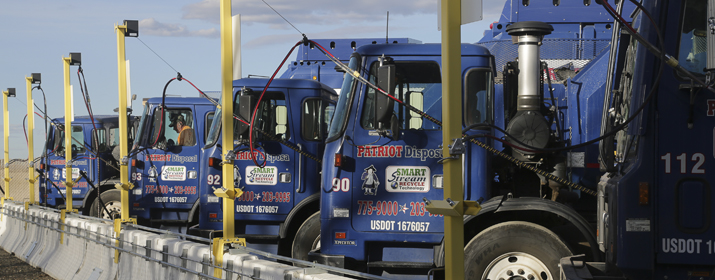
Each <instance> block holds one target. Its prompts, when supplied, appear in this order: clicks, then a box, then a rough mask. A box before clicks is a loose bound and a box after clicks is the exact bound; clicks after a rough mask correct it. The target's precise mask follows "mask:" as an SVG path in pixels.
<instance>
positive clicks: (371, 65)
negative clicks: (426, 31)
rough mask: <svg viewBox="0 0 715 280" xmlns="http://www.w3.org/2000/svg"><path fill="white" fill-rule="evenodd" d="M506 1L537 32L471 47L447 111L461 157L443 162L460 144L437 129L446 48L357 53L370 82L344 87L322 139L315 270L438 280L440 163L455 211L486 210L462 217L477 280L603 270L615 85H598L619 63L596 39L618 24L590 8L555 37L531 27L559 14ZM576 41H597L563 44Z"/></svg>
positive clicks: (520, 28)
mask: <svg viewBox="0 0 715 280" xmlns="http://www.w3.org/2000/svg"><path fill="white" fill-rule="evenodd" d="M510 3H511V2H508V3H507V5H506V6H505V11H512V12H514V14H516V13H517V12H518V13H519V14H521V15H522V16H523V17H524V19H530V20H527V21H520V22H509V21H508V20H506V21H504V22H503V23H504V24H503V25H501V27H500V26H498V25H497V24H495V25H494V28H495V29H501V30H500V31H498V32H497V31H494V33H493V34H487V36H492V38H489V40H484V41H480V42H479V43H477V44H475V45H468V44H463V45H462V47H461V67H462V68H461V71H460V72H459V73H460V76H461V82H462V92H461V96H462V103H461V104H459V106H452V107H453V108H450V109H455V110H462V116H463V117H462V120H461V121H462V123H461V125H462V127H463V134H464V137H463V138H462V139H461V140H462V143H464V149H463V153H461V154H459V155H443V154H442V147H443V146H445V145H455V142H453V141H454V140H455V139H452V140H451V141H443V139H442V132H441V131H440V129H441V128H440V127H441V114H442V108H443V107H442V104H441V94H442V92H441V79H442V77H441V73H442V71H441V56H440V55H441V47H440V45H437V44H424V45H419V44H418V45H400V44H396V45H392V44H391V45H370V46H363V47H360V48H358V49H357V51H356V53H355V54H353V56H352V58H351V61H350V70H349V73H360V77H359V79H358V77H350V78H347V77H346V79H345V82H344V84H343V88H342V89H341V96H340V98H339V100H338V104H337V107H336V115H335V116H334V117H333V120H332V122H331V126H330V130H329V135H328V138H327V140H326V141H327V143H326V151H325V154H324V158H323V182H322V186H323V191H324V192H325V193H324V194H323V195H322V197H321V209H328V212H326V211H325V210H323V211H321V242H320V248H319V250H314V251H312V252H311V253H310V255H309V256H310V259H311V260H314V261H318V262H321V263H327V264H330V265H335V266H342V267H348V268H354V269H358V270H362V271H367V272H369V273H374V274H383V275H384V274H408V275H411V276H413V277H415V276H416V275H420V274H421V275H422V276H425V275H428V274H434V272H435V271H438V270H439V269H440V268H442V267H443V266H444V262H445V259H444V235H443V233H444V230H445V228H444V223H443V218H442V217H441V216H438V215H437V216H436V215H433V214H432V213H430V212H429V211H427V210H426V209H427V207H426V205H427V204H429V203H430V201H434V200H442V199H443V187H444V186H443V183H442V173H443V172H442V165H441V164H440V162H442V161H444V160H446V159H448V158H454V157H457V158H458V159H459V160H460V161H461V163H462V173H463V174H464V177H463V179H462V182H463V186H464V197H460V198H451V199H452V200H455V201H457V200H458V199H459V200H462V199H463V200H471V201H482V202H483V203H482V204H481V206H482V210H481V212H479V213H478V214H476V215H466V216H465V217H464V238H465V247H464V251H465V253H464V254H465V269H466V271H465V274H466V275H467V276H468V279H500V278H504V279H507V278H511V277H512V276H513V275H516V272H517V271H522V272H523V275H522V276H521V277H524V278H527V279H529V278H530V277H529V275H531V276H532V277H534V278H539V279H553V278H556V277H558V271H559V268H558V267H559V260H560V258H562V257H564V256H568V255H571V254H573V253H583V254H585V256H586V258H588V259H590V260H598V259H601V258H602V254H601V253H600V252H599V251H598V250H597V249H596V248H597V246H598V244H597V242H596V233H595V229H594V227H593V226H592V225H593V224H595V222H596V217H595V215H594V214H595V212H594V207H593V206H594V205H595V204H596V196H595V195H596V191H595V189H596V184H597V181H598V177H599V176H600V174H601V172H600V171H599V170H598V167H599V166H598V165H597V164H596V165H594V163H596V162H597V154H598V150H597V144H595V143H590V144H589V143H586V142H588V140H590V139H592V138H588V137H594V134H595V135H596V136H597V135H598V133H597V132H598V130H599V128H600V113H601V110H602V104H603V103H601V102H602V100H603V95H602V92H599V90H598V89H599V88H602V87H603V86H604V84H605V77H604V76H598V77H590V75H594V73H598V72H599V71H600V72H604V70H605V69H607V62H608V57H609V51H608V48H607V47H608V43H606V41H607V39H605V38H604V37H607V36H605V35H603V34H601V35H597V34H596V32H597V31H599V32H604V30H607V29H608V28H607V25H608V24H607V23H608V20H612V19H608V18H605V17H603V16H602V14H601V16H593V15H594V14H600V13H597V11H596V10H594V8H593V7H592V8H589V10H587V11H588V13H589V14H588V15H590V17H587V16H584V18H585V19H586V20H587V21H588V20H590V21H591V22H590V24H589V22H586V23H582V22H578V21H577V19H576V18H573V17H570V16H564V19H561V18H560V17H559V16H561V14H560V13H554V14H555V16H554V17H555V18H557V19H558V20H557V19H554V21H558V22H561V21H562V20H563V21H568V22H569V24H570V25H559V24H561V23H555V24H554V25H552V24H549V23H545V22H538V21H534V20H533V19H534V17H533V16H534V15H536V14H539V13H538V12H541V14H543V12H544V11H546V10H548V9H554V11H559V9H560V8H562V7H556V8H554V7H553V6H552V7H551V8H548V7H546V6H547V5H546V4H547V3H532V4H531V5H532V6H530V7H527V8H533V11H531V15H529V13H528V12H525V13H522V11H528V9H524V7H516V8H513V7H511V5H510ZM524 3H527V4H526V5H528V1H525V2H524ZM548 4H550V3H548ZM571 4H573V3H571ZM564 6H567V7H568V6H569V5H568V4H564ZM571 10H572V9H565V10H564V12H567V11H571ZM524 14H527V15H524ZM530 16H532V17H530ZM502 20H503V19H502ZM589 25H590V26H589ZM576 30H590V32H591V33H592V35H593V36H594V37H585V38H584V37H580V34H576V35H579V36H578V37H575V38H567V39H564V40H565V41H566V42H568V43H566V44H560V43H559V40H561V39H562V38H563V37H569V36H573V35H574V34H573V32H574V31H576ZM496 33H499V34H496ZM579 33H580V31H579ZM507 36H509V37H507ZM547 39H549V40H550V41H548V42H547V41H546V40H547ZM512 44H513V46H512ZM584 46H588V47H584ZM551 47H559V48H555V49H551ZM487 48H489V49H491V50H494V51H495V52H496V53H497V55H498V56H497V57H495V56H494V55H493V54H492V53H491V52H490V51H489V50H488V49H487ZM540 48H541V49H540ZM559 49H569V50H571V52H568V53H566V54H564V53H563V52H560V51H558V50H559ZM497 63H501V64H500V67H496V64H497ZM576 63H579V64H576ZM418 69H419V70H418ZM497 71H499V72H497ZM391 72H393V73H391ZM381 73H385V74H381ZM562 74H566V75H563V76H561V75H562ZM557 76H558V77H557ZM358 80H360V81H358ZM385 81H388V82H385ZM368 83H369V84H373V85H374V84H377V85H378V86H379V87H380V88H381V89H384V90H385V91H386V92H388V94H389V95H391V97H386V96H384V95H377V94H376V93H377V91H378V90H376V88H375V87H374V86H373V85H368ZM599 93H600V95H599ZM398 104H399V105H398ZM413 108H414V109H416V110H414V109H413ZM594 131H595V132H596V133H594ZM577 145H580V146H577ZM573 146H576V147H573ZM506 268H509V269H506ZM510 273H512V274H510Z"/></svg>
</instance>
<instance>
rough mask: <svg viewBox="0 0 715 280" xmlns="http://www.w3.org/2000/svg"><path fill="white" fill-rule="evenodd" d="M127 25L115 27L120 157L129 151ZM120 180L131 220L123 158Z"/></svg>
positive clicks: (124, 212) (125, 217)
mask: <svg viewBox="0 0 715 280" xmlns="http://www.w3.org/2000/svg"><path fill="white" fill-rule="evenodd" d="M126 29H127V26H126V25H120V26H116V27H115V31H116V33H117V71H118V75H119V158H120V159H125V158H126V157H127V154H128V153H129V144H128V143H127V141H128V132H127V125H128V124H127V60H126V54H125V49H124V36H125V35H124V33H125V32H124V31H125V30H126ZM119 172H120V176H119V180H120V184H121V188H119V189H120V190H121V193H122V196H121V203H122V209H121V218H122V221H129V190H130V189H132V187H133V185H132V184H131V183H130V182H129V167H128V162H127V161H125V160H122V161H121V163H120V165H119Z"/></svg>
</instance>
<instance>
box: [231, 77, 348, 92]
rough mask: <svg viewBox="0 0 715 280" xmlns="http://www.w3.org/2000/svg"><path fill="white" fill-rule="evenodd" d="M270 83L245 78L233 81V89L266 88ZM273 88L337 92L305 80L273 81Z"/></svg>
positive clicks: (258, 79)
mask: <svg viewBox="0 0 715 280" xmlns="http://www.w3.org/2000/svg"><path fill="white" fill-rule="evenodd" d="M266 83H268V79H266V78H243V79H238V80H234V81H233V87H234V88H236V87H244V86H245V87H265V86H266ZM271 87H272V88H303V89H324V90H326V91H328V92H330V93H333V94H335V91H334V90H333V89H332V88H331V87H329V86H327V85H325V84H323V83H320V82H317V81H312V80H305V79H273V81H272V82H271Z"/></svg>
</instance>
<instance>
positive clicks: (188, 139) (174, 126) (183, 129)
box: [149, 108, 196, 148]
mask: <svg viewBox="0 0 715 280" xmlns="http://www.w3.org/2000/svg"><path fill="white" fill-rule="evenodd" d="M151 135H152V137H151V139H150V140H149V141H150V142H151V143H149V145H151V146H152V147H157V148H162V147H171V146H194V145H196V132H195V131H194V117H193V114H192V113H191V110H190V109H164V112H161V110H160V109H159V108H157V109H155V111H154V115H153V120H152V133H151Z"/></svg>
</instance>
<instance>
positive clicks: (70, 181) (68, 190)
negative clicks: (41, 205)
mask: <svg viewBox="0 0 715 280" xmlns="http://www.w3.org/2000/svg"><path fill="white" fill-rule="evenodd" d="M62 67H63V69H64V71H63V73H64V88H65V196H66V197H67V201H66V202H65V210H66V211H67V212H72V211H73V210H72V207H73V205H72V203H73V202H72V197H73V195H72V187H73V186H74V178H72V114H73V112H72V91H71V90H70V58H69V57H62ZM77 145H83V143H77Z"/></svg>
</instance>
